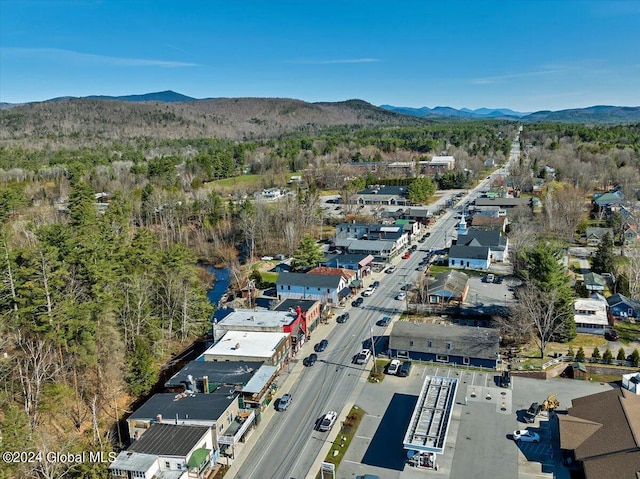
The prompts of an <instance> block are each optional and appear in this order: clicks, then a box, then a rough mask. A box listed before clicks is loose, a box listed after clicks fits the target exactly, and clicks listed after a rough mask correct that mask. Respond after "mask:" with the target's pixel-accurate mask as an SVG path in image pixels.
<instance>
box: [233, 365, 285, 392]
mask: <svg viewBox="0 0 640 479" xmlns="http://www.w3.org/2000/svg"><path fill="white" fill-rule="evenodd" d="M277 371H278V368H276V367H275V366H262V367H261V368H260V369H258V371H257V372H256V373H255V374H254V375H253V377H252V378H251V381H249V382H248V383H247V384H245V386H244V387H243V388H242V392H243V393H250V394H255V393H259V392H260V391H262V389H263V388H264V387H265V386H266V385H267V383H268V382H269V380H270V379H271V378H272V377H273V376H274V375H275V374H276V372H277Z"/></svg>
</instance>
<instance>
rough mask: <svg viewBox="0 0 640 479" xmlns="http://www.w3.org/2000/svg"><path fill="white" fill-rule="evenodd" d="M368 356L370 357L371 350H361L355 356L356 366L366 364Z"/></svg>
mask: <svg viewBox="0 0 640 479" xmlns="http://www.w3.org/2000/svg"><path fill="white" fill-rule="evenodd" d="M370 356H371V350H370V349H363V350H362V351H360V352H359V353H358V355H357V356H356V364H367V361H369V357H370Z"/></svg>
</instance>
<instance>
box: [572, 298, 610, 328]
mask: <svg viewBox="0 0 640 479" xmlns="http://www.w3.org/2000/svg"><path fill="white" fill-rule="evenodd" d="M573 309H574V315H573V318H574V321H575V322H576V329H577V331H578V332H579V333H591V334H602V335H604V333H605V331H606V330H607V329H608V328H609V326H610V321H609V315H608V304H607V300H606V299H605V298H604V297H603V296H602V295H600V294H597V293H594V294H592V295H591V297H589V298H578V299H576V300H575V301H574V303H573Z"/></svg>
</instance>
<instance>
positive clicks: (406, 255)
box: [402, 251, 411, 259]
mask: <svg viewBox="0 0 640 479" xmlns="http://www.w3.org/2000/svg"><path fill="white" fill-rule="evenodd" d="M410 257H411V253H410V252H409V251H407V252H406V253H405V254H403V255H402V259H409V258H410Z"/></svg>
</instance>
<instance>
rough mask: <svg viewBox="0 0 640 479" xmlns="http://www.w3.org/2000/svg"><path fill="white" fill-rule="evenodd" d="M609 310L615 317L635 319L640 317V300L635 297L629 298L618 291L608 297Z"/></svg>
mask: <svg viewBox="0 0 640 479" xmlns="http://www.w3.org/2000/svg"><path fill="white" fill-rule="evenodd" d="M607 304H608V305H609V312H610V313H611V315H612V316H613V317H615V318H621V319H633V320H637V319H639V318H640V300H638V299H635V298H627V297H626V296H624V295H622V294H620V293H618V294H614V295H613V296H609V297H608V298H607Z"/></svg>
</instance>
